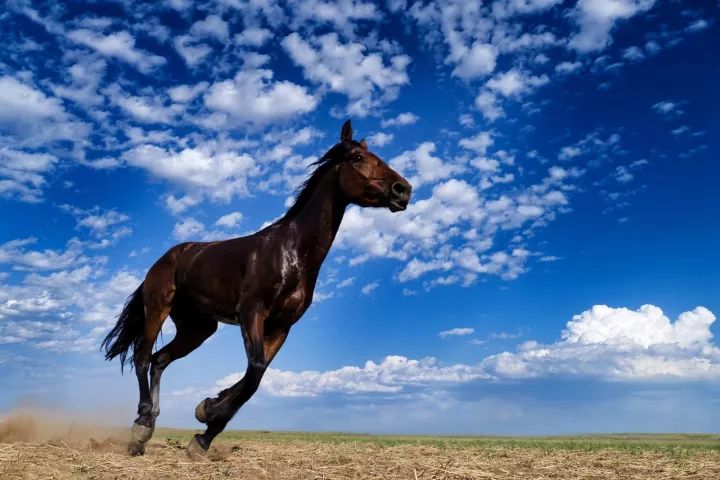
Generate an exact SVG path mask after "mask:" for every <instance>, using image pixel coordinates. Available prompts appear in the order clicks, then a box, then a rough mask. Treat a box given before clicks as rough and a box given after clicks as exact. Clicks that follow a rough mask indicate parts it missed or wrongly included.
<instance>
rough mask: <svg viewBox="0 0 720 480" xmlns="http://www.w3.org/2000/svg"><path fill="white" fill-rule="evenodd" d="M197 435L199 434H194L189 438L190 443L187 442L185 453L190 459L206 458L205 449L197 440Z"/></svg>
mask: <svg viewBox="0 0 720 480" xmlns="http://www.w3.org/2000/svg"><path fill="white" fill-rule="evenodd" d="M198 436H199V435H195V436H194V437H193V438H192V439H191V440H190V443H188V446H187V454H188V457H190V459H191V460H206V459H207V450H205V449H204V448H203V447H202V445H200V442H198Z"/></svg>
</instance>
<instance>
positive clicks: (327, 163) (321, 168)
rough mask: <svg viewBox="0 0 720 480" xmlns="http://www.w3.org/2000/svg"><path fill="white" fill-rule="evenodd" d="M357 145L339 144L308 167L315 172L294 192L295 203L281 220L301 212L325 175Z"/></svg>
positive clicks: (354, 142)
mask: <svg viewBox="0 0 720 480" xmlns="http://www.w3.org/2000/svg"><path fill="white" fill-rule="evenodd" d="M359 145H360V143H359V142H356V141H355V140H350V141H346V142H340V143H338V144H337V145H335V146H334V147H332V148H331V149H330V150H328V151H327V152H326V153H325V155H323V156H322V157H320V159H319V160H316V161H315V162H313V163H311V164H310V165H309V167H316V168H315V170H313V172H312V173H311V174H310V175H309V176H308V178H307V179H306V180H305V181H304V182H302V183H301V184H300V185H299V186H298V187H297V189H296V190H295V192H296V194H295V202H293V204H292V206H291V207H290V208H289V209H288V211H287V212H286V213H285V215H284V216H283V218H291V217H293V216H295V215H296V214H297V213H298V212H299V211H300V210H302V208H303V207H304V206H305V205H307V203H308V202H309V201H310V199H311V198H312V196H313V194H314V193H315V190H316V189H317V187H318V185H319V184H320V180H322V178H323V177H324V176H325V174H326V173H327V172H328V171H329V170H330V169H331V168H333V167H334V166H335V165H337V164H338V163H340V162H342V161H343V159H344V158H345V155H346V154H347V152H348V151H349V150H350V149H352V148H354V147H357V146H359Z"/></svg>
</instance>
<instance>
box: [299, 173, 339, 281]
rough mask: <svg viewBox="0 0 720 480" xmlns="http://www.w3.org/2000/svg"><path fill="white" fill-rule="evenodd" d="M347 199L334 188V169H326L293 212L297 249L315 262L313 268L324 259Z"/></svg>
mask: <svg viewBox="0 0 720 480" xmlns="http://www.w3.org/2000/svg"><path fill="white" fill-rule="evenodd" d="M346 207H347V201H345V200H344V199H343V198H342V197H341V195H340V193H339V191H338V189H337V172H336V171H335V170H331V171H329V172H328V173H327V174H325V176H324V178H323V179H322V180H321V181H320V184H319V185H318V186H317V187H316V189H315V191H314V192H313V195H312V197H311V198H310V200H309V201H308V202H307V203H306V204H305V205H304V206H303V207H302V209H300V211H299V212H298V213H297V214H296V215H294V217H293V219H292V220H291V222H292V223H293V224H294V228H295V229H296V230H297V235H298V237H299V238H298V240H299V241H298V249H299V250H300V252H298V253H301V254H302V255H301V256H304V255H307V258H308V259H309V260H310V261H311V262H312V263H313V264H314V265H311V267H312V266H314V267H315V269H316V270H319V269H320V265H321V264H322V262H323V261H324V260H325V257H326V256H327V254H328V252H329V251H330V247H332V244H333V241H334V240H335V235H336V234H337V232H338V229H339V228H340V223H341V222H342V219H343V215H344V214H345V208H346Z"/></svg>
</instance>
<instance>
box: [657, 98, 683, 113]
mask: <svg viewBox="0 0 720 480" xmlns="http://www.w3.org/2000/svg"><path fill="white" fill-rule="evenodd" d="M652 109H653V110H654V111H655V112H657V113H658V114H660V115H663V116H671V115H682V114H683V111H682V110H681V109H680V105H679V104H678V103H677V102H671V101H669V100H663V101H662V102H658V103H656V104H654V105H653V106H652Z"/></svg>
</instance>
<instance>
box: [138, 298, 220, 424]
mask: <svg viewBox="0 0 720 480" xmlns="http://www.w3.org/2000/svg"><path fill="white" fill-rule="evenodd" d="M177 310H178V308H177V306H176V307H175V308H173V311H172V313H171V314H170V316H171V317H172V319H173V321H174V322H175V326H176V328H177V332H176V333H175V338H173V339H172V341H171V342H170V343H168V344H167V345H165V346H164V347H163V348H161V349H160V350H158V351H157V352H155V353H154V354H153V356H152V360H151V365H150V398H151V400H152V409H151V414H152V417H153V423H154V422H155V419H157V417H158V415H160V378H161V377H162V374H163V371H165V369H166V368H167V366H168V365H170V364H171V363H172V362H174V361H175V360H177V359H179V358H182V357H184V356H186V355H188V354H189V353H190V352H192V351H193V350H195V349H196V348H198V347H199V346H200V345H202V343H203V342H204V341H205V340H207V339H208V337H210V335H212V334H213V333H215V330H217V321H215V320H212V319H204V318H201V317H200V316H199V315H196V314H194V313H192V312H178V311H177Z"/></svg>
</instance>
